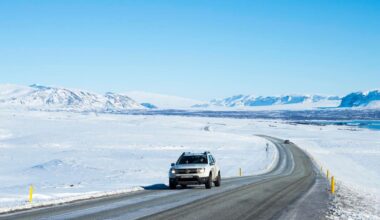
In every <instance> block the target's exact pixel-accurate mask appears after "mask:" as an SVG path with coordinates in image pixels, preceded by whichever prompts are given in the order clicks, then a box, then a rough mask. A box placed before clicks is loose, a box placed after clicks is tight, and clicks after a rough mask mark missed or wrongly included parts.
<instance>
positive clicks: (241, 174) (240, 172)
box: [239, 168, 243, 176]
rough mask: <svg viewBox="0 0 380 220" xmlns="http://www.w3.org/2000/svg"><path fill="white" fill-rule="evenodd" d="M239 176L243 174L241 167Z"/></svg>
mask: <svg viewBox="0 0 380 220" xmlns="http://www.w3.org/2000/svg"><path fill="white" fill-rule="evenodd" d="M239 176H243V171H242V170H241V168H239Z"/></svg>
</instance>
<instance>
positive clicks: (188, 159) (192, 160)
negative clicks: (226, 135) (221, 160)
mask: <svg viewBox="0 0 380 220" xmlns="http://www.w3.org/2000/svg"><path fill="white" fill-rule="evenodd" d="M197 163H198V164H207V157H206V156H205V155H193V156H183V157H181V158H180V159H179V162H178V164H197Z"/></svg>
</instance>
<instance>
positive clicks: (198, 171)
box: [197, 168, 205, 173]
mask: <svg viewBox="0 0 380 220" xmlns="http://www.w3.org/2000/svg"><path fill="white" fill-rule="evenodd" d="M204 172H205V168H200V169H197V173H204Z"/></svg>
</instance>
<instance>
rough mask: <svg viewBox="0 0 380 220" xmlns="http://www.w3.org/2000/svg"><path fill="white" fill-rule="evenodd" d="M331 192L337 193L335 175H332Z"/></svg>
mask: <svg viewBox="0 0 380 220" xmlns="http://www.w3.org/2000/svg"><path fill="white" fill-rule="evenodd" d="M331 193H332V194H334V193H335V178H334V176H332V177H331Z"/></svg>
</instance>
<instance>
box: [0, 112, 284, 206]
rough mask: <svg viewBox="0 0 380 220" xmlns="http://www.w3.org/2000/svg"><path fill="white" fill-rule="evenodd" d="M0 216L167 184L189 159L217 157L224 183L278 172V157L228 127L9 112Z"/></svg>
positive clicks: (182, 120) (3, 133)
mask: <svg viewBox="0 0 380 220" xmlns="http://www.w3.org/2000/svg"><path fill="white" fill-rule="evenodd" d="M0 121H1V123H0V161H1V166H0V182H1V184H0V212H1V211H9V210H12V209H15V207H16V208H17V207H18V208H26V207H30V205H28V202H27V198H28V187H29V185H30V184H33V186H34V189H35V195H34V202H33V203H34V205H35V206H36V205H38V204H49V202H51V203H56V202H62V201H70V200H73V199H82V198H89V197H91V196H97V195H104V194H109V193H111V194H112V193H117V192H127V191H133V190H139V189H143V187H144V186H149V185H153V184H167V181H168V180H167V178H168V177H167V176H168V175H167V173H168V170H169V167H170V163H172V162H175V161H176V160H177V159H178V157H179V156H180V154H181V153H182V152H185V151H192V152H204V151H211V152H212V153H213V154H214V155H215V157H216V158H217V160H218V162H219V164H220V165H221V169H222V175H223V176H224V177H228V176H230V177H231V176H237V175H238V170H239V168H242V169H243V172H244V174H246V175H248V174H251V175H252V174H259V173H262V172H265V171H267V170H268V169H270V168H271V167H272V166H273V164H274V162H273V161H275V159H276V157H277V151H276V150H275V148H274V146H272V145H270V146H271V147H270V150H269V152H266V150H265V148H266V144H267V143H268V142H267V141H266V140H265V139H262V138H259V137H256V136H253V133H245V134H240V133H239V131H230V130H229V129H228V127H227V128H225V129H223V130H220V131H215V130H214V127H225V126H226V125H225V124H224V123H223V120H213V119H207V118H188V117H171V116H169V117H168V116H126V115H112V114H99V115H98V114H95V113H83V114H81V113H68V112H39V111H15V110H14V109H12V110H9V111H7V110H4V111H1V112H0Z"/></svg>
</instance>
